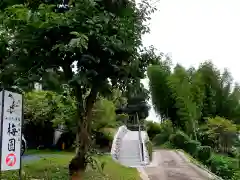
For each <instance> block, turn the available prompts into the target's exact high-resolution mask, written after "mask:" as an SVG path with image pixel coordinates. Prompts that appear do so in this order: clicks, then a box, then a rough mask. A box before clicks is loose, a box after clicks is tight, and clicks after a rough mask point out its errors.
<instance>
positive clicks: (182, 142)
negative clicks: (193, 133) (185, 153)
mask: <svg viewBox="0 0 240 180" xmlns="http://www.w3.org/2000/svg"><path fill="white" fill-rule="evenodd" d="M169 140H170V142H171V143H172V144H173V145H174V146H175V147H176V148H179V149H184V148H185V146H186V143H187V142H189V141H190V138H189V137H188V136H187V135H186V134H185V133H183V132H181V131H178V132H177V133H176V134H173V135H171V136H170V138H169Z"/></svg>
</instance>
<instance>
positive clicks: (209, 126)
mask: <svg viewBox="0 0 240 180" xmlns="http://www.w3.org/2000/svg"><path fill="white" fill-rule="evenodd" d="M205 127H206V128H205V130H206V134H208V138H209V139H211V140H212V141H213V142H214V141H215V142H217V144H216V146H217V147H215V148H216V149H217V150H218V151H220V152H223V153H228V152H229V151H230V150H231V148H232V146H233V144H234V142H235V141H236V139H237V138H238V136H237V133H238V130H237V126H236V124H233V123H232V121H230V120H227V119H224V118H221V117H216V118H208V120H207V123H206V125H205Z"/></svg>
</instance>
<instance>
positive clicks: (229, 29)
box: [143, 0, 240, 121]
mask: <svg viewBox="0 0 240 180" xmlns="http://www.w3.org/2000/svg"><path fill="white" fill-rule="evenodd" d="M156 1H157V0H155V1H154V0H152V2H153V3H154V2H156ZM154 5H155V6H156V7H157V8H158V11H157V12H155V13H154V14H153V15H152V20H151V21H150V22H149V27H150V30H151V32H150V33H149V34H147V35H144V36H143V44H144V46H150V45H153V46H154V47H155V48H157V49H158V50H159V51H161V52H164V53H169V54H171V56H172V62H173V63H174V64H176V63H180V64H181V65H183V66H184V67H187V68H188V67H190V66H194V67H198V65H199V64H200V63H201V62H203V61H205V60H212V62H213V63H214V64H215V65H216V66H217V67H218V68H219V69H220V70H223V69H224V68H227V69H228V70H229V71H230V72H231V73H232V76H233V78H234V80H235V81H237V82H240V67H239V65H240V21H239V20H240V11H239V9H240V0H160V1H157V2H156V3H154ZM143 82H144V85H145V87H146V88H148V80H147V79H145V80H143ZM147 119H149V120H154V121H158V120H159V118H158V117H156V113H155V112H154V110H153V109H151V110H150V113H149V117H148V118H147Z"/></svg>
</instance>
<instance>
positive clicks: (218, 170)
mask: <svg viewBox="0 0 240 180" xmlns="http://www.w3.org/2000/svg"><path fill="white" fill-rule="evenodd" d="M209 164H210V169H211V171H212V172H213V173H215V174H216V175H218V176H220V177H222V178H223V179H227V180H230V179H233V177H234V176H235V177H237V176H238V173H237V168H236V167H234V166H233V164H232V161H231V158H228V157H227V156H223V155H216V154H213V155H212V157H211V159H210V161H209Z"/></svg>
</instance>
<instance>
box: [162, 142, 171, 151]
mask: <svg viewBox="0 0 240 180" xmlns="http://www.w3.org/2000/svg"><path fill="white" fill-rule="evenodd" d="M161 148H163V149H174V145H173V144H172V143H171V142H169V141H167V142H165V143H164V144H162V145H161Z"/></svg>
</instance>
